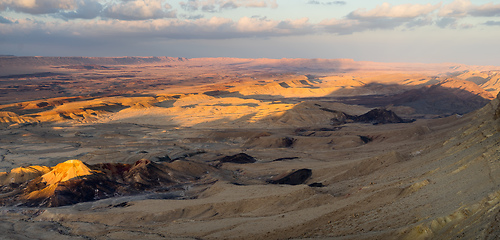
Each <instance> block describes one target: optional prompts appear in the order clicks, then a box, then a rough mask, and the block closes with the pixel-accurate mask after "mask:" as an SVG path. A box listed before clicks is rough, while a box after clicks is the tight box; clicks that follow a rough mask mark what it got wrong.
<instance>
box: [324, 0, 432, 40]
mask: <svg viewBox="0 0 500 240" xmlns="http://www.w3.org/2000/svg"><path fill="white" fill-rule="evenodd" d="M440 6H441V4H436V5H431V4H425V5H422V4H402V5H395V6H393V5H391V4H389V3H383V4H382V5H378V6H377V7H375V8H373V9H370V10H366V9H357V10H355V11H352V12H351V13H349V14H348V15H347V16H346V17H345V18H343V19H336V18H333V19H326V20H323V21H321V22H320V23H319V26H320V27H322V28H323V29H324V31H326V32H329V33H336V34H341V35H343V34H352V33H355V32H363V31H368V30H377V29H395V28H397V27H400V26H404V27H406V28H414V27H421V26H426V25H431V24H433V19H432V17H431V13H433V12H434V11H436V10H437V9H439V7H440Z"/></svg>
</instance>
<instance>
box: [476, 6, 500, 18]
mask: <svg viewBox="0 0 500 240" xmlns="http://www.w3.org/2000/svg"><path fill="white" fill-rule="evenodd" d="M470 15H472V16H474V17H497V16H500V4H493V3H486V4H484V5H481V6H477V7H474V8H473V9H471V10H470Z"/></svg>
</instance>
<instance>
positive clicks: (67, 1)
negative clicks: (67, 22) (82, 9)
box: [0, 0, 77, 14]
mask: <svg viewBox="0 0 500 240" xmlns="http://www.w3.org/2000/svg"><path fill="white" fill-rule="evenodd" d="M76 7H77V2H76V0H0V10H2V11H5V10H11V11H15V12H23V13H29V14H48V13H57V12H59V11H61V10H74V9H76Z"/></svg>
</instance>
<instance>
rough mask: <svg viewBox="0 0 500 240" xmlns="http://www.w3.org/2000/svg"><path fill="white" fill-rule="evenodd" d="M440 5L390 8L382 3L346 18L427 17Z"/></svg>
mask: <svg viewBox="0 0 500 240" xmlns="http://www.w3.org/2000/svg"><path fill="white" fill-rule="evenodd" d="M440 6H441V4H436V5H432V4H425V5H422V4H402V5H396V6H392V5H391V4H389V3H383V4H382V5H378V6H377V7H375V8H374V9H372V10H366V9H358V10H355V11H353V12H351V13H350V14H349V15H348V17H349V18H352V19H361V18H415V17H419V16H423V15H427V14H429V13H431V12H433V11H435V10H436V9H438V8H439V7H440Z"/></svg>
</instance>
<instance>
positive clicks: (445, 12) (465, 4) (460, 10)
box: [439, 0, 472, 17]
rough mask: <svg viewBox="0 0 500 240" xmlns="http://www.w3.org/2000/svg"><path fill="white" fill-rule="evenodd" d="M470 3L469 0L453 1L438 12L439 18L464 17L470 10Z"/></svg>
mask: <svg viewBox="0 0 500 240" xmlns="http://www.w3.org/2000/svg"><path fill="white" fill-rule="evenodd" d="M471 7H472V3H471V2H470V0H455V1H453V2H452V3H450V4H446V5H444V6H443V7H442V8H441V9H440V10H439V16H441V17H465V16H466V15H467V12H468V11H469V10H470V9H471Z"/></svg>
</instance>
